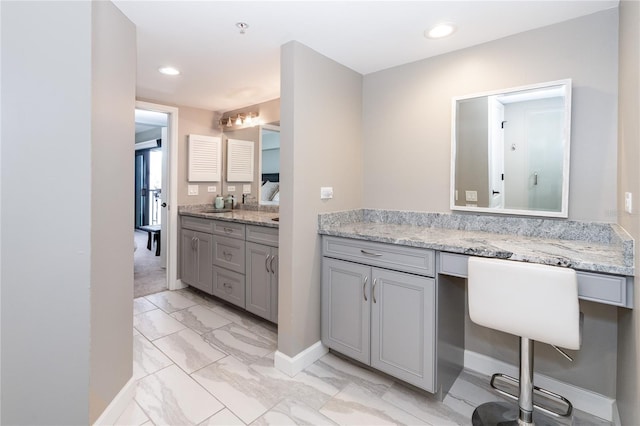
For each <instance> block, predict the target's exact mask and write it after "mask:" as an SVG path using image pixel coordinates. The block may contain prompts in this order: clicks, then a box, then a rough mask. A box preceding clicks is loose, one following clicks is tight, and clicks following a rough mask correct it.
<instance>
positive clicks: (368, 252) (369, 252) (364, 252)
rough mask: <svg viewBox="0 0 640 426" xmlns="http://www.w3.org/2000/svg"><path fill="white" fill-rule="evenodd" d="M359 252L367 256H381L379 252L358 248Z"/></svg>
mask: <svg viewBox="0 0 640 426" xmlns="http://www.w3.org/2000/svg"><path fill="white" fill-rule="evenodd" d="M360 253H362V254H366V255H367V256H376V257H380V256H382V254H381V253H374V252H372V251H367V250H362V249H361V250H360Z"/></svg>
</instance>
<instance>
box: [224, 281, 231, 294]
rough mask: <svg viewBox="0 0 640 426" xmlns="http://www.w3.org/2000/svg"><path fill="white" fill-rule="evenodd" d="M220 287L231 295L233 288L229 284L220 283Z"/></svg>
mask: <svg viewBox="0 0 640 426" xmlns="http://www.w3.org/2000/svg"><path fill="white" fill-rule="evenodd" d="M222 287H224V288H225V289H226V290H227V293H231V292H232V291H233V286H232V285H231V284H229V283H222Z"/></svg>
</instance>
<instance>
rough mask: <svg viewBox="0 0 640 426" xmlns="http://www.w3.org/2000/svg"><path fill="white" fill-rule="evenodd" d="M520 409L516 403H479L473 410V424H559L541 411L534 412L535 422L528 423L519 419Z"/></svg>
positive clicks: (546, 425) (501, 425) (500, 425)
mask: <svg viewBox="0 0 640 426" xmlns="http://www.w3.org/2000/svg"><path fill="white" fill-rule="evenodd" d="M518 414H519V409H518V406H517V405H516V404H510V403H508V402H487V403H485V404H482V405H479V406H478V407H477V408H476V409H475V410H474V412H473V416H472V417H471V424H472V425H473V426H517V425H521V426H528V425H536V426H557V425H558V423H557V422H555V421H554V419H553V418H551V417H549V416H546V415H544V414H542V413H540V412H537V411H534V412H533V423H526V422H523V421H521V420H519V419H518Z"/></svg>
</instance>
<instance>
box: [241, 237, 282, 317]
mask: <svg viewBox="0 0 640 426" xmlns="http://www.w3.org/2000/svg"><path fill="white" fill-rule="evenodd" d="M278 236H279V234H278V229H277V228H269V227H265V226H254V225H247V237H246V239H247V246H246V247H247V248H246V256H245V258H246V273H247V283H246V293H245V309H246V310H247V311H249V312H252V313H254V314H256V315H258V316H260V317H262V318H265V319H267V320H269V321H272V322H274V323H277V322H278V260H279V259H278Z"/></svg>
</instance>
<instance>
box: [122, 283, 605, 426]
mask: <svg viewBox="0 0 640 426" xmlns="http://www.w3.org/2000/svg"><path fill="white" fill-rule="evenodd" d="M133 339H134V345H133V350H134V354H133V376H134V378H135V379H136V380H137V388H136V393H135V398H134V401H132V402H131V404H130V405H129V406H128V407H127V409H126V411H125V412H124V413H123V414H122V415H121V416H120V418H119V419H118V421H117V422H116V424H118V425H147V426H150V425H172V426H180V425H381V424H398V425H400V424H403V425H436V426H439V425H470V424H471V414H472V413H473V410H474V408H475V407H476V406H477V405H479V404H481V403H484V402H488V401H493V400H500V399H501V398H500V397H499V396H498V395H497V394H496V393H495V392H492V391H491V390H490V389H489V387H488V378H486V377H482V376H479V375H476V374H474V373H471V372H467V371H463V372H462V373H461V374H460V377H459V378H458V380H457V381H456V382H455V383H454V385H453V387H452V388H451V390H450V392H449V394H448V395H447V397H446V398H445V399H444V401H442V402H439V401H437V400H436V399H435V398H433V397H431V396H429V395H428V394H426V393H423V392H419V391H416V390H415V389H414V388H410V387H407V386H405V385H403V384H402V383H401V382H396V381H394V380H393V379H391V378H389V377H388V376H385V375H382V374H378V373H376V372H374V371H371V370H368V369H365V368H362V367H360V366H358V365H356V364H353V363H351V362H349V361H347V360H345V359H343V358H341V357H339V356H336V355H334V354H332V353H329V354H327V355H325V356H324V357H322V358H321V359H319V360H318V361H317V362H315V363H314V364H313V365H311V366H309V367H307V368H306V369H305V370H303V371H302V372H300V373H299V374H298V375H296V376H295V377H289V376H287V375H285V374H283V373H281V372H280V371H278V370H276V369H275V368H274V367H273V356H274V352H275V350H276V348H277V328H276V326H275V325H274V324H271V323H269V322H266V321H262V320H260V319H259V318H257V317H254V316H253V315H251V314H248V313H246V312H244V311H243V310H240V309H236V308H235V307H233V306H230V305H228V304H225V303H223V302H221V301H218V300H217V299H215V298H213V297H210V296H208V295H205V294H204V293H202V292H200V291H198V290H193V289H183V290H178V291H172V292H169V291H165V292H162V293H157V294H154V295H150V296H146V297H140V298H137V299H135V301H134V330H133ZM563 424H574V425H609V424H610V423H609V422H606V421H603V420H601V419H598V418H596V417H593V416H590V415H588V414H585V413H582V412H579V411H577V410H576V413H575V415H574V416H573V419H572V421H566V422H564V423H563Z"/></svg>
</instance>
